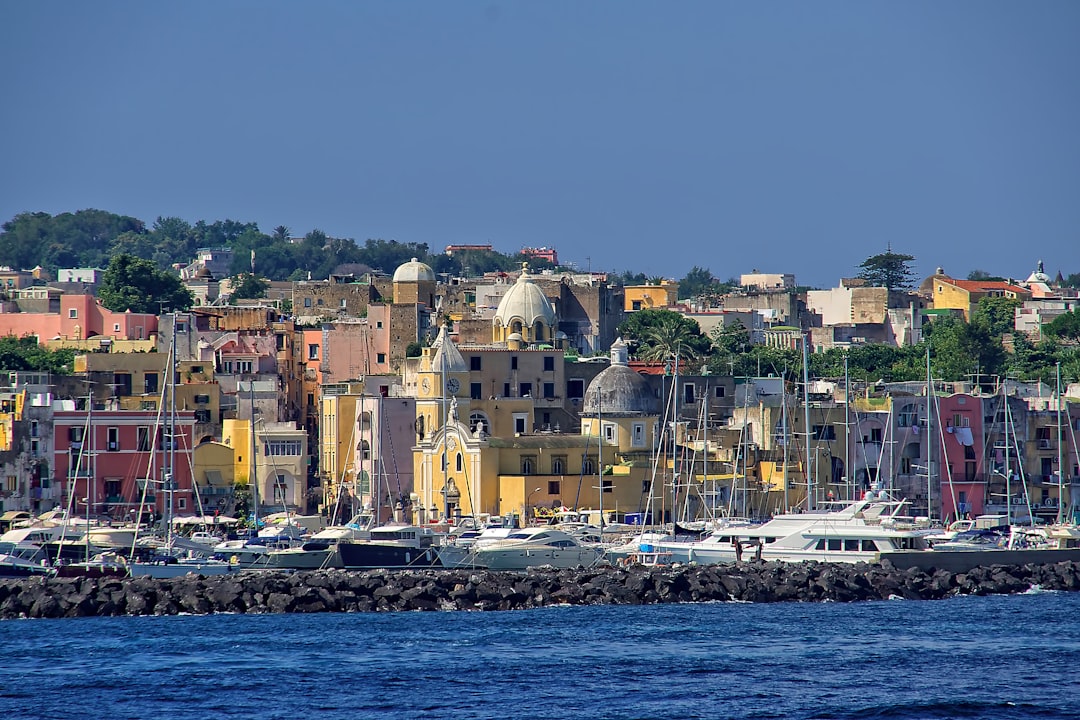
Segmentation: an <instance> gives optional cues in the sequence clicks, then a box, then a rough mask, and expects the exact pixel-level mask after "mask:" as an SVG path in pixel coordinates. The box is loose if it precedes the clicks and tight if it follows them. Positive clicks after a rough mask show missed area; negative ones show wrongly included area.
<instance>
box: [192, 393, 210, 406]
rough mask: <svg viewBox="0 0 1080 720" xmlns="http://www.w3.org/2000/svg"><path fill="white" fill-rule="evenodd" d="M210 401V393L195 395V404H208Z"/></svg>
mask: <svg viewBox="0 0 1080 720" xmlns="http://www.w3.org/2000/svg"><path fill="white" fill-rule="evenodd" d="M209 402H210V396H209V395H196V396H195V404H196V405H206V404H207V403H209Z"/></svg>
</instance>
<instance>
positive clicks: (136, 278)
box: [98, 254, 193, 314]
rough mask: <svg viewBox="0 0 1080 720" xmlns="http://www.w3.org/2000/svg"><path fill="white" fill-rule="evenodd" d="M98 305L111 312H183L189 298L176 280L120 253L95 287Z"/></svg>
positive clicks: (189, 301) (187, 306) (153, 266)
mask: <svg viewBox="0 0 1080 720" xmlns="http://www.w3.org/2000/svg"><path fill="white" fill-rule="evenodd" d="M98 298H99V299H100V300H101V304H102V305H104V306H105V307H107V308H108V309H110V310H112V311H113V312H125V311H127V310H130V311H131V312H137V313H155V314H156V313H159V312H168V311H172V310H186V309H187V308H189V307H191V303H192V302H193V298H192V297H191V293H190V292H189V291H188V289H187V288H186V287H184V286H183V285H182V284H181V283H180V279H179V278H178V277H176V276H175V275H173V274H171V273H167V272H164V271H162V270H158V269H157V267H156V266H155V265H154V263H152V262H151V261H149V260H143V259H141V258H137V257H134V256H132V255H127V254H120V255H117V256H115V257H114V258H113V259H112V262H110V263H109V267H108V268H107V269H106V270H105V274H104V276H103V277H102V279H101V286H100V287H99V288H98Z"/></svg>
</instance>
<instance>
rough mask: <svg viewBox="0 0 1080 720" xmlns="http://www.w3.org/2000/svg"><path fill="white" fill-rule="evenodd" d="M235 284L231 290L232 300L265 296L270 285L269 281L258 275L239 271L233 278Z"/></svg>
mask: <svg viewBox="0 0 1080 720" xmlns="http://www.w3.org/2000/svg"><path fill="white" fill-rule="evenodd" d="M234 280H235V283H236V284H235V285H234V289H233V291H232V295H231V296H230V297H232V298H233V299H234V300H245V299H247V300H254V299H255V298H264V297H266V290H267V289H268V288H269V287H270V283H269V282H268V281H266V280H263V279H262V278H260V277H257V276H255V275H252V274H251V273H240V274H239V275H237V276H236V277H235V278H234Z"/></svg>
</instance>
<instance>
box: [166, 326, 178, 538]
mask: <svg viewBox="0 0 1080 720" xmlns="http://www.w3.org/2000/svg"><path fill="white" fill-rule="evenodd" d="M171 334H172V339H171V341H170V345H169V367H168V370H169V378H168V383H169V385H168V387H169V414H168V416H167V422H166V424H165V427H166V428H167V430H166V432H167V437H168V438H169V446H168V448H167V452H166V455H165V457H166V469H165V523H166V525H165V538H166V545H167V546H168V547H170V548H171V547H172V520H173V490H174V489H175V487H176V485H175V484H174V480H175V475H176V311H175V310H174V311H173V314H172V333H171Z"/></svg>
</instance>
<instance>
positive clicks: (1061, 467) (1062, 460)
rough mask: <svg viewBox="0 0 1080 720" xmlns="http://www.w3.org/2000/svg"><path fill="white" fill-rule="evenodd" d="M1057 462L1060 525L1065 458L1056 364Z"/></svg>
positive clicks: (1059, 366) (1059, 384) (1058, 520)
mask: <svg viewBox="0 0 1080 720" xmlns="http://www.w3.org/2000/svg"><path fill="white" fill-rule="evenodd" d="M1057 461H1058V509H1057V523H1058V525H1060V524H1061V521H1062V506H1063V505H1064V502H1063V501H1064V500H1065V493H1064V492H1063V487H1064V484H1063V483H1062V477H1063V476H1064V473H1065V458H1064V457H1062V450H1061V363H1060V362H1059V363H1057Z"/></svg>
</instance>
